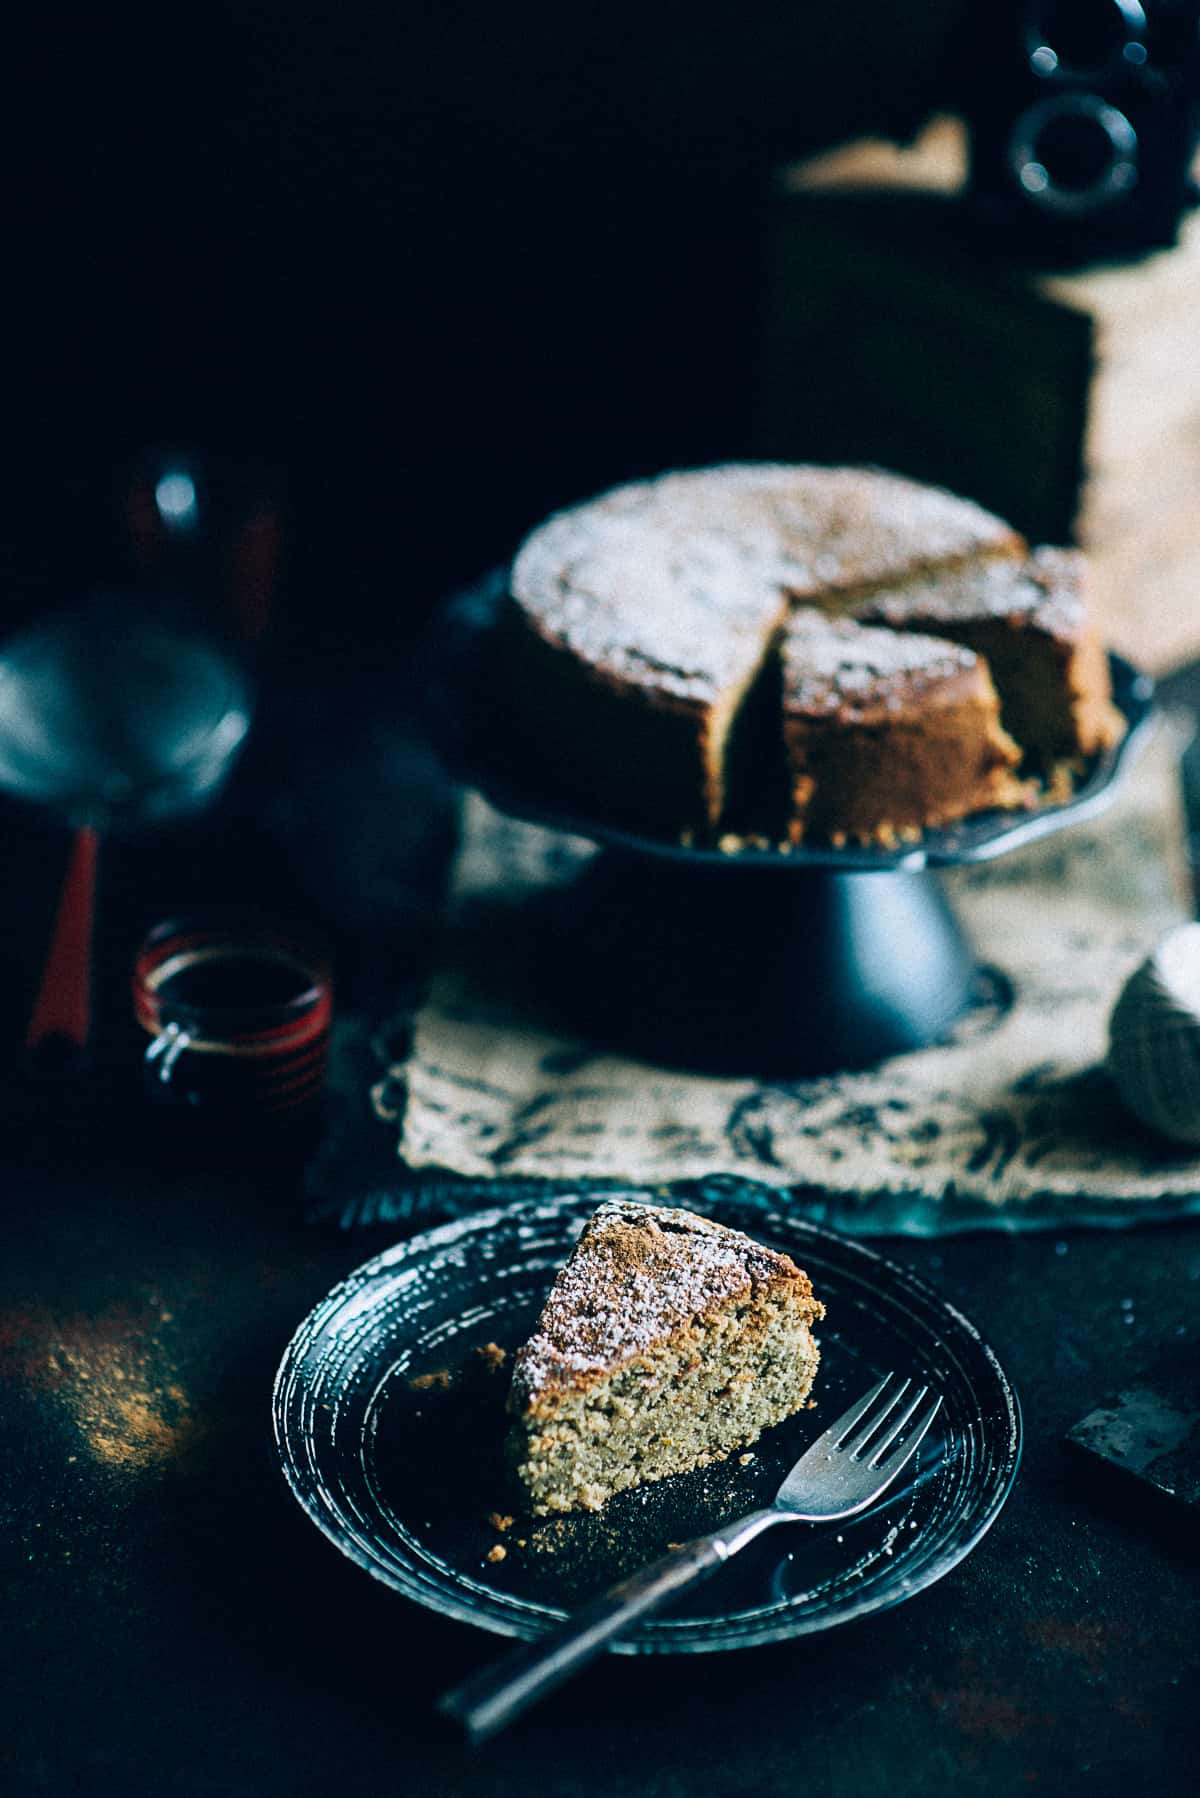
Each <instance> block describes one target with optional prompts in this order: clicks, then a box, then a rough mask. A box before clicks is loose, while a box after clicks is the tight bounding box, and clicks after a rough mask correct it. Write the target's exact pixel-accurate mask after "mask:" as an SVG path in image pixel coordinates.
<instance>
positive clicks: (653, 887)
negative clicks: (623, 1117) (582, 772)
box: [554, 851, 974, 1077]
mask: <svg viewBox="0 0 1200 1798" xmlns="http://www.w3.org/2000/svg"><path fill="white" fill-rule="evenodd" d="M554 934H555V937H556V939H557V942H558V944H559V947H560V950H561V960H556V968H555V977H556V978H557V979H558V980H559V981H561V982H562V983H563V984H562V987H561V988H560V991H559V994H558V1001H559V1004H560V1005H565V1006H567V1007H568V1009H569V1010H570V1011H571V1012H575V1011H576V1010H577V1008H578V1009H579V1010H581V1011H582V1013H583V1017H582V1019H581V1022H582V1023H583V1024H584V1025H585V1027H586V1028H587V1030H588V1031H589V1032H592V1033H595V1034H597V1035H599V1036H601V1037H602V1038H604V1039H606V1040H607V1041H608V1042H609V1043H610V1044H612V1045H613V1046H619V1047H620V1049H621V1050H622V1051H623V1052H626V1053H630V1052H632V1053H635V1054H640V1055H643V1056H646V1057H648V1058H650V1059H652V1060H656V1061H664V1062H668V1063H670V1064H672V1065H675V1066H686V1067H693V1068H702V1069H704V1070H705V1071H708V1072H727V1073H730V1074H750V1073H755V1074H776V1075H779V1076H781V1077H789V1076H797V1077H798V1076H802V1075H814V1074H828V1073H834V1072H838V1071H841V1070H844V1069H849V1068H856V1067H867V1066H870V1065H871V1064H873V1063H875V1062H878V1061H881V1060H883V1059H884V1058H885V1057H886V1056H889V1055H896V1054H900V1053H902V1052H903V1051H905V1050H909V1049H919V1048H923V1047H924V1046H926V1045H927V1044H929V1043H932V1042H936V1041H937V1040H938V1039H939V1038H940V1037H941V1036H943V1035H944V1034H945V1033H946V1031H947V1030H948V1029H949V1027H950V1025H951V1024H952V1023H953V1022H954V1020H955V1019H956V1018H957V1017H958V1016H959V1015H960V1013H961V1012H962V1011H963V1010H964V1009H965V1007H966V1005H967V1003H968V1000H969V998H970V993H971V986H972V978H973V974H974V959H973V957H972V954H971V951H970V949H969V947H968V944H967V941H966V938H965V937H964V934H963V931H962V927H961V925H960V924H959V922H958V919H957V918H956V916H955V914H954V912H953V911H952V909H951V907H950V905H949V902H948V901H947V899H946V895H945V893H944V892H943V890H942V887H941V885H940V883H939V881H938V879H937V877H936V876H935V875H933V874H931V873H927V872H910V871H892V872H882V871H881V872H874V871H872V872H848V873H844V874H842V873H836V872H830V871H827V870H819V869H812V870H809V869H802V868H796V869H784V868H779V867H775V868H765V869H755V868H749V867H746V866H745V865H739V864H738V863H736V862H732V861H731V863H730V865H729V866H728V867H720V866H717V867H713V866H708V867H696V866H688V867H676V866H672V865H671V864H669V863H663V862H656V863H655V862H650V861H648V860H647V859H645V858H641V857H636V856H633V855H629V854H622V853H616V852H612V851H610V852H608V853H606V854H603V855H600V856H598V857H597V858H596V859H595V861H594V862H592V863H591V864H589V866H588V868H587V869H586V870H585V871H584V873H583V874H582V875H581V876H580V878H579V880H578V881H577V882H575V883H574V884H573V885H572V886H571V887H570V888H569V889H568V890H567V892H566V893H565V894H564V904H563V908H562V910H561V912H560V920H559V928H558V929H556V931H555V933H554Z"/></svg>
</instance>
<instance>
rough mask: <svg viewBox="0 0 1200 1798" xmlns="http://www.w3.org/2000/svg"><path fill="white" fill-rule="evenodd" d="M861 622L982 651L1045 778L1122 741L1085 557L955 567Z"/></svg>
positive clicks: (1050, 554) (894, 597) (1006, 714)
mask: <svg viewBox="0 0 1200 1798" xmlns="http://www.w3.org/2000/svg"><path fill="white" fill-rule="evenodd" d="M857 616H859V617H860V618H861V619H863V621H864V622H868V623H873V624H880V625H886V626H888V627H889V628H890V629H892V630H895V631H916V632H922V633H928V632H934V633H936V634H937V635H939V636H941V637H942V638H949V639H950V640H951V641H953V642H956V643H959V644H962V645H963V646H964V647H966V648H968V649H972V650H974V651H975V653H976V654H977V655H979V656H981V657H982V658H983V659H984V660H985V661H986V662H987V664H988V667H989V669H990V671H991V674H992V678H993V680H994V681H995V684H996V686H997V688H998V690H999V694H1000V706H1001V715H1002V717H1003V721H1004V725H1005V728H1006V729H1007V730H1008V731H1009V733H1010V734H1011V735H1012V736H1013V737H1014V738H1015V739H1016V740H1017V741H1018V742H1019V743H1020V744H1021V746H1022V749H1023V750H1024V751H1025V753H1026V755H1027V757H1028V758H1029V759H1030V761H1031V762H1032V764H1033V765H1034V766H1035V767H1036V768H1037V770H1038V771H1039V772H1040V773H1042V774H1044V775H1047V776H1050V777H1053V774H1054V771H1055V769H1056V768H1057V767H1058V765H1059V764H1061V763H1063V762H1071V761H1072V760H1074V759H1076V758H1079V757H1084V756H1090V755H1095V754H1096V753H1097V752H1098V751H1099V750H1103V749H1108V748H1111V746H1112V745H1113V744H1114V743H1117V742H1119V741H1120V739H1121V736H1122V734H1123V732H1124V729H1125V721H1124V719H1123V718H1122V716H1121V714H1120V712H1118V711H1117V709H1116V707H1115V706H1114V705H1113V703H1112V698H1111V693H1110V688H1109V676H1108V659H1107V657H1106V656H1105V654H1104V649H1103V645H1102V644H1101V642H1100V639H1099V636H1098V635H1097V633H1096V631H1095V629H1094V627H1093V625H1092V621H1091V611H1090V607H1089V605H1088V598H1087V563H1086V559H1085V557H1084V556H1083V555H1082V554H1081V553H1080V552H1079V551H1078V550H1070V549H1053V548H1048V547H1047V548H1042V549H1038V550H1035V551H1034V552H1033V554H1032V555H1031V556H1029V557H1027V558H1025V559H1023V560H1021V561H1013V560H1008V559H1006V560H994V559H993V560H988V561H985V562H979V563H974V564H969V565H967V566H965V567H959V568H954V569H948V570H946V571H944V572H943V573H941V574H939V575H932V576H928V577H926V578H924V579H921V580H918V581H913V582H910V583H909V584H907V585H905V586H901V587H900V588H898V589H896V590H894V591H890V592H888V591H884V592H880V593H878V594H876V595H875V596H874V597H873V598H871V599H870V600H868V601H867V602H866V603H865V604H864V605H862V606H861V607H860V608H859V610H858V613H857Z"/></svg>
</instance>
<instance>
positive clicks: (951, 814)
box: [784, 611, 1029, 847]
mask: <svg viewBox="0 0 1200 1798" xmlns="http://www.w3.org/2000/svg"><path fill="white" fill-rule="evenodd" d="M784 738H785V742H786V747H787V755H788V762H789V770H790V775H791V780H792V797H793V812H792V823H791V831H792V840H793V841H794V842H801V841H803V840H804V839H805V837H806V836H808V835H810V834H811V835H814V836H817V837H820V838H832V839H833V840H835V841H842V840H844V839H850V840H854V841H856V842H861V843H878V844H883V845H885V846H888V847H891V846H894V845H896V844H897V843H900V842H903V841H904V840H906V839H909V838H915V837H916V836H918V835H919V834H920V832H921V830H922V829H924V828H926V827H927V826H930V825H943V824H950V823H953V822H955V821H956V820H957V819H959V818H963V817H967V816H969V815H970V814H971V813H972V812H977V811H982V810H985V809H989V808H991V807H993V806H1016V805H1022V804H1024V803H1026V801H1027V799H1028V797H1029V794H1028V789H1027V788H1026V786H1025V785H1024V784H1023V783H1022V782H1021V781H1019V780H1017V779H1016V777H1015V775H1014V773H1013V770H1014V769H1015V768H1016V766H1017V765H1018V763H1019V762H1020V760H1021V752H1020V750H1019V748H1018V747H1017V745H1016V744H1015V743H1014V742H1013V741H1012V739H1011V738H1010V737H1008V736H1007V735H1006V733H1005V732H1004V731H1003V730H1002V729H1001V726H1000V706H999V700H998V699H997V696H996V691H995V688H994V687H993V685H992V681H991V678H990V676H989V674H988V671H987V667H986V665H985V664H984V663H983V662H981V661H980V660H979V658H978V657H977V656H975V655H973V654H972V653H971V651H970V650H968V649H965V648H963V647H961V646H960V645H958V644H954V643H948V642H946V641H944V640H941V639H938V638H935V637H923V636H918V635H915V634H912V633H901V632H895V631H888V630H881V629H876V628H871V627H868V626H865V625H861V624H857V623H855V622H853V621H852V620H849V619H831V618H827V617H825V616H824V614H823V613H819V612H812V611H802V612H799V613H797V614H796V617H795V618H794V619H793V621H792V623H791V625H790V626H789V629H788V632H787V636H786V638H785V642H784Z"/></svg>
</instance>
